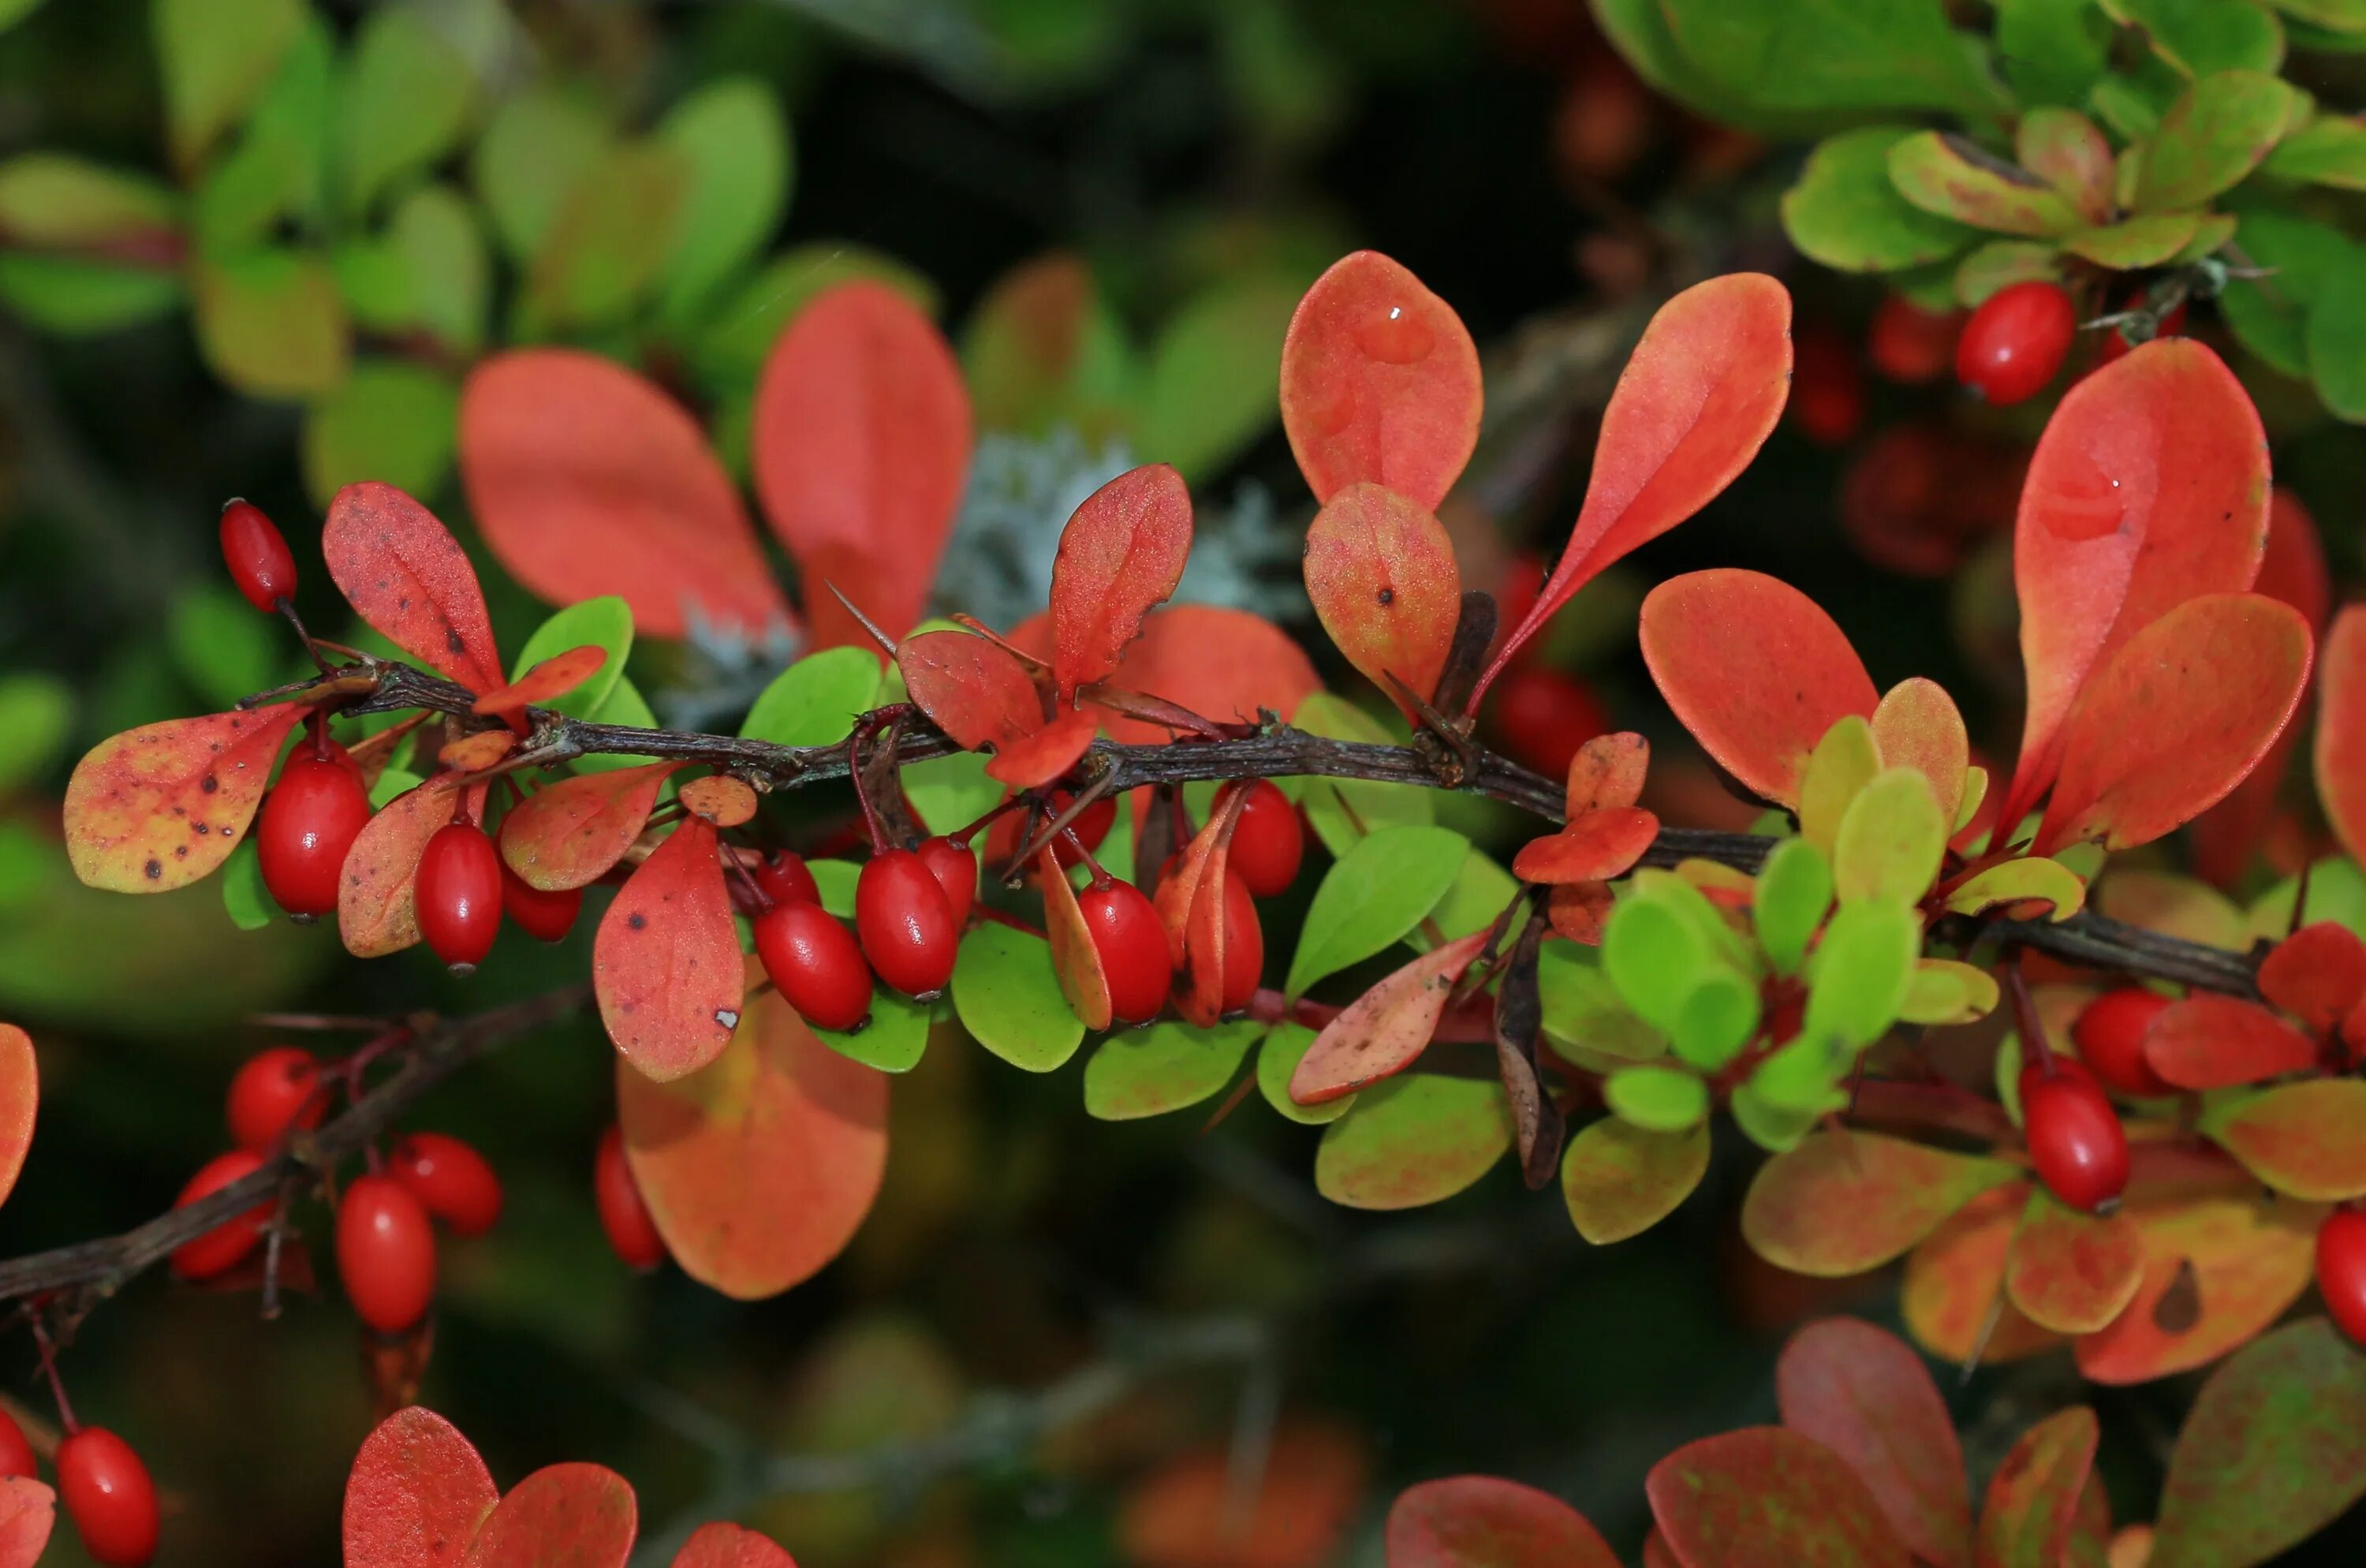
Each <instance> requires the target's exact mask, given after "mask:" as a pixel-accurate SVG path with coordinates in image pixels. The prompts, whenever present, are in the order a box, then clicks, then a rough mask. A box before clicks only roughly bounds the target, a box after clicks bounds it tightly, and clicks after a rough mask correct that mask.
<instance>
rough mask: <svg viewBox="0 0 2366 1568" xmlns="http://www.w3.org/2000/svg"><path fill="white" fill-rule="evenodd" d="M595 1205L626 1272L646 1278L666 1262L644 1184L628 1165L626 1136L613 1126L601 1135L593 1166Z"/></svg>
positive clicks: (664, 1245) (592, 1177)
mask: <svg viewBox="0 0 2366 1568" xmlns="http://www.w3.org/2000/svg"><path fill="white" fill-rule="evenodd" d="M591 1201H592V1203H593V1204H594V1206H595V1207H597V1208H598V1209H599V1211H600V1228H601V1229H602V1230H603V1231H606V1232H607V1233H608V1245H609V1246H610V1247H614V1249H615V1252H616V1256H617V1257H618V1258H623V1259H624V1260H625V1267H626V1268H628V1269H639V1270H640V1271H641V1272H642V1273H644V1274H646V1273H648V1271H649V1270H650V1269H654V1268H656V1267H657V1266H658V1265H659V1264H660V1263H663V1262H664V1261H665V1260H666V1244H665V1237H663V1236H662V1235H659V1234H658V1223H657V1221H655V1220H654V1219H652V1218H650V1217H649V1206H648V1203H646V1202H644V1201H642V1199H641V1184H640V1183H639V1182H637V1181H636V1180H634V1179H633V1168H632V1167H631V1166H630V1165H628V1164H626V1163H625V1134H624V1133H623V1131H622V1130H621V1129H619V1128H617V1127H614V1126H613V1125H612V1126H611V1127H610V1128H609V1129H608V1130H607V1131H606V1132H605V1133H603V1134H601V1135H600V1153H599V1155H598V1156H597V1157H596V1158H594V1159H593V1160H592V1162H591Z"/></svg>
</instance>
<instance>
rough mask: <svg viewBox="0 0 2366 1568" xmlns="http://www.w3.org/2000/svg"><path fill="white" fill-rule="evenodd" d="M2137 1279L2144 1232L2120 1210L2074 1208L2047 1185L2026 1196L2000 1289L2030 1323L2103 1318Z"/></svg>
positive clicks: (2090, 1329)
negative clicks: (2026, 1205)
mask: <svg viewBox="0 0 2366 1568" xmlns="http://www.w3.org/2000/svg"><path fill="white" fill-rule="evenodd" d="M2143 1284H2144V1236H2143V1235H2141V1234H2140V1233H2139V1232H2138V1231H2137V1229H2136V1226H2135V1221H2133V1220H2131V1219H2129V1218H2128V1216H2127V1214H2126V1213H2124V1211H2117V1210H2115V1211H2113V1213H2109V1214H2104V1215H2095V1214H2086V1213H2079V1211H2078V1210H2076V1209H2072V1208H2069V1207H2067V1206H2066V1205H2065V1204H2063V1203H2061V1202H2058V1201H2056V1199H2055V1198H2054V1196H2053V1195H2052V1194H2051V1193H2048V1192H2044V1191H2040V1192H2037V1193H2034V1194H2033V1195H2032V1196H2031V1198H2030V1200H2029V1208H2028V1211H2027V1212H2026V1213H2023V1214H2022V1220H2021V1228H2020V1229H2019V1230H2018V1231H2016V1232H2014V1233H2013V1238H2012V1251H2011V1254H2010V1255H2009V1256H2008V1257H2007V1258H2006V1263H2005V1276H2004V1288H2005V1293H2006V1294H2007V1295H2008V1296H2010V1297H2011V1300H2012V1304H2013V1305H2015V1306H2017V1307H2019V1308H2020V1309H2021V1310H2022V1312H2023V1313H2024V1314H2027V1315H2028V1317H2029V1320H2030V1321H2031V1322H2032V1323H2034V1324H2036V1325H2039V1326H2040V1327H2043V1328H2050V1329H2052V1330H2054V1331H2055V1332H2056V1333H2057V1334H2092V1333H2094V1332H2095V1331H2096V1330H2097V1329H2100V1328H2105V1327H2108V1326H2110V1325H2111V1323H2112V1320H2113V1318H2116V1317H2118V1316H2119V1315H2120V1314H2121V1313H2122V1312H2124V1311H2125V1310H2126V1309H2127V1304H2128V1303H2129V1302H2130V1301H2132V1300H2134V1299H2135V1293H2136V1292H2137V1290H2138V1289H2139V1288H2140V1287H2141V1286H2142V1285H2143Z"/></svg>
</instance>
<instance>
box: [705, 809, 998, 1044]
mask: <svg viewBox="0 0 2366 1568" xmlns="http://www.w3.org/2000/svg"><path fill="white" fill-rule="evenodd" d="M751 878H752V880H753V881H754V883H755V885H756V890H757V892H758V893H759V894H760V895H761V896H762V897H763V898H764V899H765V900H766V904H765V907H764V908H762V909H760V910H759V911H758V913H757V915H756V917H755V919H754V920H753V921H752V922H751V925H752V927H753V930H754V933H755V939H756V956H757V957H758V958H759V959H760V960H761V961H762V963H763V965H764V973H765V974H766V975H768V976H771V978H772V985H773V987H774V988H775V989H777V990H778V991H779V992H780V993H781V995H782V996H783V998H787V1000H788V1003H789V1005H790V1006H791V1007H794V1008H795V1009H796V1010H797V1012H798V1013H799V1014H800V1015H801V1016H802V1017H803V1018H804V1019H805V1020H806V1021H807V1022H809V1023H813V1024H816V1025H817V1026H819V1027H820V1028H823V1029H831V1030H849V1029H852V1028H855V1027H856V1026H857V1025H859V1024H861V1023H862V1021H863V1020H864V1019H865V1018H867V1017H868V1016H870V1012H871V990H872V984H873V977H874V976H875V977H876V978H877V979H878V980H879V981H881V982H884V984H885V985H887V986H888V987H890V988H891V989H894V990H897V991H901V992H903V993H904V994H905V995H907V996H910V997H918V998H922V999H924V1000H925V999H927V998H932V997H934V996H936V995H937V994H938V993H940V992H941V991H942V990H943V989H944V988H945V986H946V983H947V982H948V981H950V980H952V977H953V960H954V958H955V956H956V954H957V953H958V951H959V949H960V946H961V933H962V927H963V925H964V924H965V923H966V922H967V921H968V919H969V911H970V906H971V904H972V903H973V902H975V899H976V897H977V856H976V855H975V853H973V852H971V850H970V847H969V845H968V844H966V843H964V842H963V841H962V840H958V839H952V838H948V837H943V836H940V837H937V838H933V839H930V840H927V841H926V842H925V843H923V844H921V845H920V847H919V848H918V849H917V850H897V849H891V850H884V851H882V852H880V853H878V854H875V855H873V856H872V857H871V859H870V860H869V861H867V862H865V863H863V867H862V874H861V876H860V877H859V878H858V879H857V880H856V882H855V885H854V930H853V931H848V930H847V929H846V926H845V925H844V923H843V922H841V921H840V920H839V919H838V918H837V917H836V916H834V915H832V914H830V912H829V911H828V910H827V909H825V908H822V906H821V890H820V888H818V887H817V886H815V884H814V878H813V873H812V872H810V871H807V870H806V863H805V862H804V860H803V859H801V858H800V857H798V856H796V855H794V854H791V853H789V852H786V851H783V852H779V853H777V854H774V855H772V856H771V857H769V858H767V859H766V860H764V861H762V862H760V863H758V864H757V866H756V867H755V869H754V871H753V872H752V874H751Z"/></svg>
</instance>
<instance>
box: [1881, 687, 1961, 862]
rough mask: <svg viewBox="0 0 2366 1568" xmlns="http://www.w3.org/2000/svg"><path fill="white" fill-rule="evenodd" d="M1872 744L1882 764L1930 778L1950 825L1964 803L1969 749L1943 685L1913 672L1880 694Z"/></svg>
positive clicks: (1945, 820)
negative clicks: (1909, 770)
mask: <svg viewBox="0 0 2366 1568" xmlns="http://www.w3.org/2000/svg"><path fill="white" fill-rule="evenodd" d="M1873 744H1874V749H1875V750H1877V751H1879V752H1880V753H1881V763H1882V766H1884V767H1886V768H1912V769H1914V770H1915V771H1916V772H1917V773H1921V775H1922V776H1923V777H1924V778H1926V779H1929V780H1930V781H1931V793H1932V795H1936V796H1938V798H1939V819H1940V820H1941V821H1943V822H1944V823H1946V824H1947V826H1948V827H1949V828H1951V829H1952V828H1953V827H1954V826H1955V817H1956V815H1957V813H1958V812H1959V811H1960V810H1961V809H1962V807H1963V804H1964V770H1965V769H1966V768H1967V767H1969V766H1970V765H1971V761H1972V750H1971V739H1970V737H1969V736H1968V735H1966V733H1965V730H1964V716H1963V714H1962V713H1961V712H1959V711H1958V710H1957V709H1956V707H1955V698H1953V697H1951V696H1949V695H1948V694H1947V690H1946V688H1945V687H1944V686H1942V685H1940V684H1939V682H1936V681H1932V680H1929V679H1927V678H1925V677H1923V676H1921V675H1916V676H1913V677H1911V678H1910V679H1908V680H1904V681H1900V682H1898V684H1896V685H1895V686H1892V687H1890V688H1889V690H1888V691H1887V692H1884V693H1883V694H1881V701H1880V702H1879V703H1878V704H1877V705H1875V707H1874V710H1873Z"/></svg>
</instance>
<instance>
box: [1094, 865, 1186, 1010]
mask: <svg viewBox="0 0 2366 1568" xmlns="http://www.w3.org/2000/svg"><path fill="white" fill-rule="evenodd" d="M1076 907H1077V908H1079V909H1082V910H1083V911H1084V915H1085V929H1086V931H1089V932H1091V933H1092V939H1093V951H1094V952H1095V953H1098V954H1099V956H1100V961H1101V973H1102V974H1103V975H1104V976H1107V977H1108V980H1109V992H1110V1011H1111V1012H1113V1013H1114V1014H1116V1015H1117V1019H1118V1021H1120V1022H1121V1023H1145V1022H1147V1021H1150V1020H1151V1019H1154V1018H1156V1017H1157V1016H1158V1014H1159V1012H1160V1010H1162V1009H1164V1008H1165V1007H1166V991H1167V987H1169V986H1171V985H1172V984H1173V983H1174V980H1175V967H1174V964H1172V962H1170V959H1169V954H1168V950H1167V943H1166V926H1165V925H1164V924H1163V923H1162V922H1161V921H1160V920H1159V919H1158V910H1157V908H1155V906H1153V905H1152V903H1151V902H1150V900H1149V898H1148V897H1144V894H1143V891H1142V889H1141V888H1139V887H1136V886H1134V885H1133V884H1132V883H1131V882H1112V883H1110V885H1109V886H1107V887H1087V888H1086V889H1085V890H1084V891H1083V892H1081V893H1079V894H1077V895H1076Z"/></svg>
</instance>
